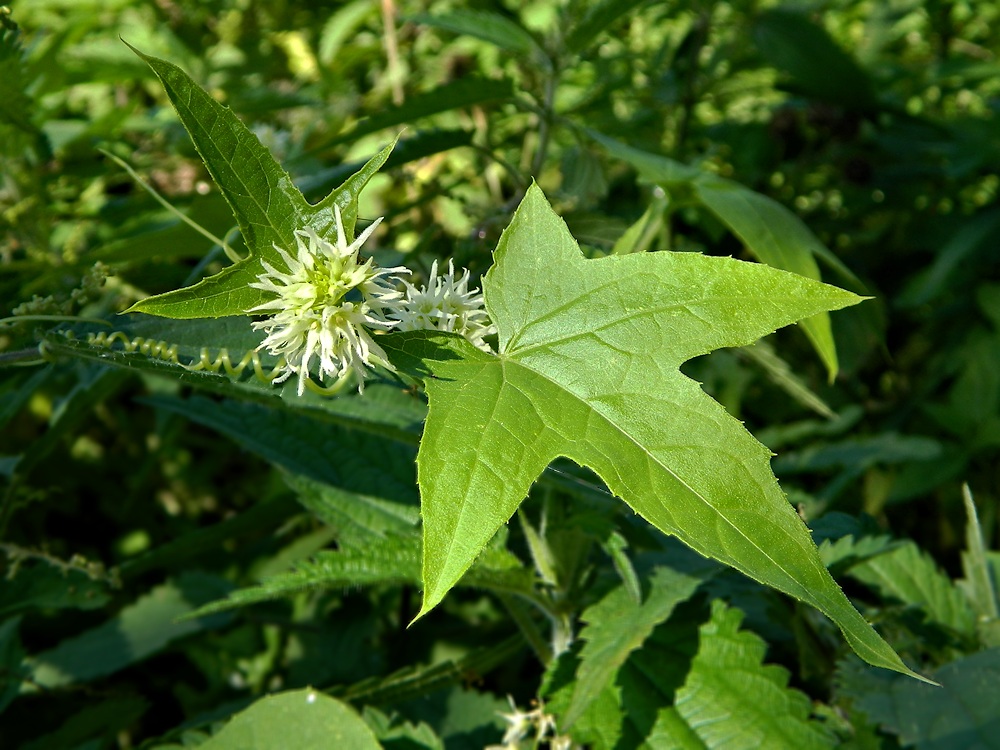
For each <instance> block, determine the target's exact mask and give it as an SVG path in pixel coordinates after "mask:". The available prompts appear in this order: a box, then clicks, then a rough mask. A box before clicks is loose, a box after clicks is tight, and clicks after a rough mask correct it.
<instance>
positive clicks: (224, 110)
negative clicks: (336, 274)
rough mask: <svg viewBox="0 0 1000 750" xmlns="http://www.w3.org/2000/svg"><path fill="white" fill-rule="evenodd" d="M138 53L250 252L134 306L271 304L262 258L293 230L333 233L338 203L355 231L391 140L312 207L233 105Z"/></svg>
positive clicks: (221, 311) (197, 313)
mask: <svg viewBox="0 0 1000 750" xmlns="http://www.w3.org/2000/svg"><path fill="white" fill-rule="evenodd" d="M133 50H134V51H135V53H136V54H137V55H138V56H139V57H141V58H142V59H143V60H145V61H146V63H147V64H148V65H149V66H150V67H151V68H152V69H153V72H154V73H156V75H157V77H158V78H159V79H160V81H161V82H162V84H163V87H164V89H165V90H166V92H167V96H168V97H169V98H170V101H171V103H172V104H173V105H174V108H175V109H176V110H177V114H178V115H179V116H180V119H181V122H182V123H183V124H184V127H185V128H187V131H188V133H189V134H190V135H191V140H192V141H194V145H195V148H196V149H197V150H198V153H199V155H200V156H201V158H202V160H203V161H204V162H205V166H206V167H207V168H208V171H209V173H210V174H211V175H212V178H213V179H214V180H215V182H216V184H217V185H218V186H219V189H220V190H221V191H222V195H223V196H224V197H225V199H226V202H227V203H229V206H230V208H231V209H232V211H233V214H234V215H235V216H236V221H237V223H238V224H239V227H240V231H241V232H242V233H243V239H244V242H245V243H246V246H247V248H248V250H249V255H248V257H246V258H244V259H243V260H241V261H239V262H237V263H235V264H234V265H232V266H229V267H228V268H225V269H223V270H222V271H221V272H219V273H217V274H216V275H215V276H211V277H209V278H207V279H203V280H202V281H200V282H198V283H197V284H195V285H194V286H190V287H186V288H184V289H178V290H176V291H173V292H167V293H166V294H160V295H157V296H155V297H149V298H147V299H145V300H141V301H140V302H137V303H136V304H135V305H133V306H132V308H131V311H133V312H146V313H150V314H153V315H162V316H164V317H169V318H219V317H224V316H232V315H241V314H243V313H245V312H246V311H247V310H249V309H250V308H252V307H254V306H255V305H258V304H260V303H262V302H264V301H266V299H267V295H266V293H265V292H262V291H261V290H259V289H253V288H251V287H250V284H251V283H252V282H253V281H255V280H256V278H257V276H258V275H259V274H260V273H262V272H263V268H262V266H261V264H260V262H261V261H262V260H266V261H269V262H271V263H276V264H279V265H280V264H281V259H280V255H279V254H278V251H277V250H276V249H275V245H277V246H278V247H281V248H284V249H286V250H289V249H294V247H295V230H297V229H301V228H303V227H307V226H308V227H312V228H314V229H315V230H316V231H317V233H319V234H320V235H321V236H333V235H332V232H333V231H334V226H335V220H334V204H336V205H337V206H338V207H339V208H340V211H341V215H342V218H343V223H344V230H345V232H346V233H348V234H352V233H353V231H354V224H355V221H356V219H357V210H358V206H357V199H358V194H359V193H360V192H361V189H362V188H363V187H364V186H365V185H366V184H367V182H368V180H369V179H371V177H372V176H373V175H374V174H375V173H376V172H377V171H378V170H379V168H380V167H381V166H382V165H383V164H384V163H385V160H386V159H387V158H388V157H389V154H390V152H391V151H392V147H393V144H390V145H389V146H386V147H385V148H384V149H383V150H382V151H380V152H379V153H378V154H376V155H375V156H374V157H372V159H371V160H370V161H369V162H368V163H367V164H365V166H364V167H362V168H361V170H360V171H359V172H357V173H356V174H355V175H354V176H352V177H350V178H349V179H348V180H347V181H346V182H345V183H344V184H343V185H342V186H341V187H340V188H338V189H337V190H335V191H333V192H332V193H331V194H330V195H328V196H327V197H326V198H324V199H323V200H322V201H321V202H320V203H318V204H317V205H315V206H312V205H310V204H309V203H307V202H306V199H305V198H304V197H303V196H302V193H300V192H299V190H298V188H296V187H295V185H294V184H293V183H292V179H291V177H290V176H289V175H288V173H287V172H285V171H284V169H282V168H281V166H280V165H279V164H278V163H277V162H276V161H275V160H274V157H273V156H271V153H270V152H269V151H268V150H267V149H266V148H265V147H264V146H263V145H262V144H261V142H260V140H258V138H257V136H255V135H254V134H253V133H252V132H251V131H250V129H249V128H248V127H247V126H246V125H244V124H243V123H242V122H241V121H240V119H239V118H238V117H237V116H236V115H235V114H233V112H232V110H230V109H229V108H228V107H224V106H223V105H221V104H219V103H218V102H217V101H215V99H213V98H212V97H211V96H209V94H208V93H207V92H206V91H205V90H204V89H202V88H201V87H200V86H199V85H198V84H196V83H195V82H194V81H193V80H192V79H191V78H190V77H189V76H188V75H187V74H186V73H184V72H183V71H182V70H181V69H180V68H178V67H177V66H176V65H173V64H172V63H169V62H166V61H165V60H160V59H158V58H156V57H151V56H149V55H145V54H143V53H142V52H139V51H138V50H135V49H134V48H133Z"/></svg>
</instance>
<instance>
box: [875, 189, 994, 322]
mask: <svg viewBox="0 0 1000 750" xmlns="http://www.w3.org/2000/svg"><path fill="white" fill-rule="evenodd" d="M998 232H1000V209H994V210H989V211H984V212H982V213H980V214H978V215H977V216H974V217H973V218H972V219H970V220H969V221H965V222H963V223H962V226H961V228H960V229H959V230H958V231H957V232H955V234H954V235H952V236H951V238H950V239H949V240H948V241H947V242H945V243H944V244H943V245H942V246H941V247H940V249H938V251H937V257H936V258H935V259H934V262H933V263H932V264H931V265H930V266H929V267H928V268H923V269H920V270H919V271H918V272H917V273H916V274H915V275H914V276H913V277H912V278H911V279H910V280H909V282H908V283H907V285H906V286H905V287H904V288H903V291H902V292H901V293H900V294H898V295H897V296H896V298H895V300H894V301H895V303H896V306H897V307H900V308H904V309H905V308H910V307H917V306H919V305H926V304H928V303H929V302H931V301H933V300H935V299H937V298H938V297H940V296H941V295H942V294H944V293H946V292H947V291H949V290H950V289H952V288H953V285H954V283H955V282H956V281H958V279H959V277H958V274H959V272H960V271H961V270H962V269H963V267H964V268H967V269H968V268H972V267H974V265H975V263H974V259H973V257H972V256H973V255H974V254H975V253H976V252H977V251H978V250H979V249H980V248H984V247H993V246H994V245H995V242H994V243H988V242H987V241H988V240H990V239H991V238H992V239H994V240H995V239H996V235H997V233H998ZM970 278H971V275H970Z"/></svg>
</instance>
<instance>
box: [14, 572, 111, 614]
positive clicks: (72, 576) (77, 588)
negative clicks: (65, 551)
mask: <svg viewBox="0 0 1000 750" xmlns="http://www.w3.org/2000/svg"><path fill="white" fill-rule="evenodd" d="M110 598H111V597H110V595H109V593H108V583H107V581H103V580H100V579H98V578H95V577H94V576H92V575H90V574H88V573H87V572H86V571H85V570H82V569H81V568H78V567H73V566H70V565H67V564H57V561H55V560H50V559H48V558H45V557H35V558H33V559H32V560H31V561H20V562H18V564H17V566H16V568H14V567H12V568H11V570H9V572H8V573H7V575H6V576H5V577H4V578H3V579H0V617H10V616H11V615H14V614H17V613H20V612H25V611H27V610H30V609H84V610H86V609H96V608H98V607H103V606H104V605H105V604H107V603H108V601H109V600H110Z"/></svg>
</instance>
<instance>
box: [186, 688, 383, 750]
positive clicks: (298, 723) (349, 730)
mask: <svg viewBox="0 0 1000 750" xmlns="http://www.w3.org/2000/svg"><path fill="white" fill-rule="evenodd" d="M198 747H199V748H201V750H285V749H286V748H295V750H329V749H330V748H335V747H342V748H351V750H355V749H356V750H381V747H382V746H381V745H380V744H379V742H378V740H377V739H375V735H374V733H373V732H372V730H371V729H369V727H368V725H367V724H365V722H364V721H363V720H362V719H361V717H360V716H358V714H357V713H356V712H355V711H354V709H353V708H351V707H350V706H348V705H347V704H346V703H342V702H340V701H339V700H337V699H336V698H331V697H330V696H328V695H324V694H323V693H320V692H318V691H316V690H313V689H312V688H305V689H303V690H289V691H287V692H284V693H276V694H275V695H269V696H267V697H265V698H261V699H260V700H259V701H256V702H255V703H254V704H253V705H251V706H250V708H248V709H246V710H245V711H241V712H240V713H238V714H236V715H235V716H234V717H233V718H232V719H231V720H230V721H229V723H228V724H226V726H224V727H223V728H222V729H221V730H220V731H219V732H218V733H217V734H216V735H215V736H214V737H212V738H211V739H210V740H208V741H207V742H205V743H202V744H201V745H199V746H198Z"/></svg>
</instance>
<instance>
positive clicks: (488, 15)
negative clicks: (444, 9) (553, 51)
mask: <svg viewBox="0 0 1000 750" xmlns="http://www.w3.org/2000/svg"><path fill="white" fill-rule="evenodd" d="M406 20H408V21H412V22H413V23H420V24H424V25H425V26H433V27H434V28H437V29H443V30H445V31H451V32H453V33H455V34H464V35H466V36H472V37H475V38H476V39H482V40H483V41H484V42H489V43H490V44H494V45H496V46H497V47H500V48H501V49H505V50H508V51H509V52H515V53H517V54H520V55H528V56H532V57H534V58H535V59H536V60H538V61H542V60H548V56H547V55H546V54H545V51H544V50H543V49H542V48H541V47H540V46H539V45H538V42H536V41H535V38H534V37H533V36H532V35H531V34H530V33H529V32H528V31H527V30H525V29H524V28H522V27H521V26H520V25H518V24H517V23H515V22H514V21H512V20H511V19H509V18H507V17H506V16H502V15H500V14H499V13H493V12H490V11H482V10H453V11H451V12H450V13H439V14H436V15H430V14H426V13H418V14H416V15H413V16H408V17H407V19H406Z"/></svg>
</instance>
